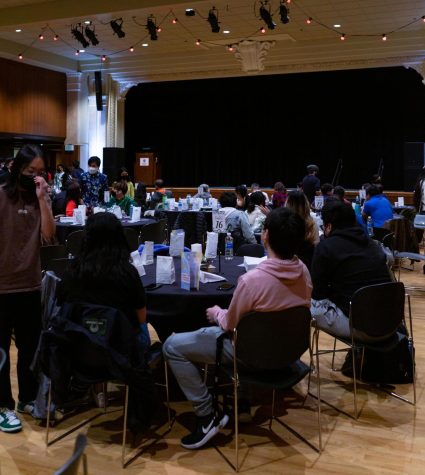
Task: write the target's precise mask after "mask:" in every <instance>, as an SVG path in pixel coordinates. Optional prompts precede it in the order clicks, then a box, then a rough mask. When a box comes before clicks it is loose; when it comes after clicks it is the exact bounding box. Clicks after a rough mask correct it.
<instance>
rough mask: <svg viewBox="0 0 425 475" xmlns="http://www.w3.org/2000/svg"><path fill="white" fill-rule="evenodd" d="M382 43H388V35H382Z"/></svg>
mask: <svg viewBox="0 0 425 475" xmlns="http://www.w3.org/2000/svg"><path fill="white" fill-rule="evenodd" d="M382 41H387V35H386V34H385V33H384V34H383V35H382Z"/></svg>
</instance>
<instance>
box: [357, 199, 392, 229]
mask: <svg viewBox="0 0 425 475" xmlns="http://www.w3.org/2000/svg"><path fill="white" fill-rule="evenodd" d="M363 213H365V214H367V215H368V216H371V217H372V221H373V225H374V226H375V228H382V226H383V225H384V223H385V221H388V220H389V219H393V208H392V206H391V203H390V202H389V201H388V199H387V198H386V197H385V196H384V195H382V194H380V195H375V196H372V198H370V200H367V201H366V202H365V204H364V207H363Z"/></svg>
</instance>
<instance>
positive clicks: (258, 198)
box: [246, 191, 266, 214]
mask: <svg viewBox="0 0 425 475" xmlns="http://www.w3.org/2000/svg"><path fill="white" fill-rule="evenodd" d="M256 205H260V206H261V205H262V206H265V205H266V198H265V196H264V195H263V192H262V191H254V192H253V193H251V194H250V195H249V196H248V206H247V208H246V210H247V211H248V213H250V214H251V213H252V212H253V211H254V210H255V206H256Z"/></svg>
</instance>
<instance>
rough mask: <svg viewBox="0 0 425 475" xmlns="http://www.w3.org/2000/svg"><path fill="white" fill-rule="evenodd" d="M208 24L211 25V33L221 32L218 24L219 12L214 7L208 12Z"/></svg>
mask: <svg viewBox="0 0 425 475" xmlns="http://www.w3.org/2000/svg"><path fill="white" fill-rule="evenodd" d="M207 20H208V23H209V24H210V25H211V31H212V32H213V33H218V32H219V31H220V26H219V24H218V11H217V9H216V8H215V7H212V8H211V10H210V11H209V12H208V19H207Z"/></svg>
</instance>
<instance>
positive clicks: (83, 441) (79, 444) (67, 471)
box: [53, 434, 89, 475]
mask: <svg viewBox="0 0 425 475" xmlns="http://www.w3.org/2000/svg"><path fill="white" fill-rule="evenodd" d="M86 446H87V437H86V436H85V435H84V434H78V435H77V438H76V440H75V446H74V452H73V453H72V455H71V457H70V458H69V459H68V460H67V461H66V462H65V463H64V464H63V465H62V467H60V468H59V469H58V470H56V472H55V473H54V474H53V475H77V474H78V468H79V466H80V461H81V460H82V461H83V474H84V475H88V473H89V472H88V470H87V457H86V454H85V453H84V450H85V449H86Z"/></svg>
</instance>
